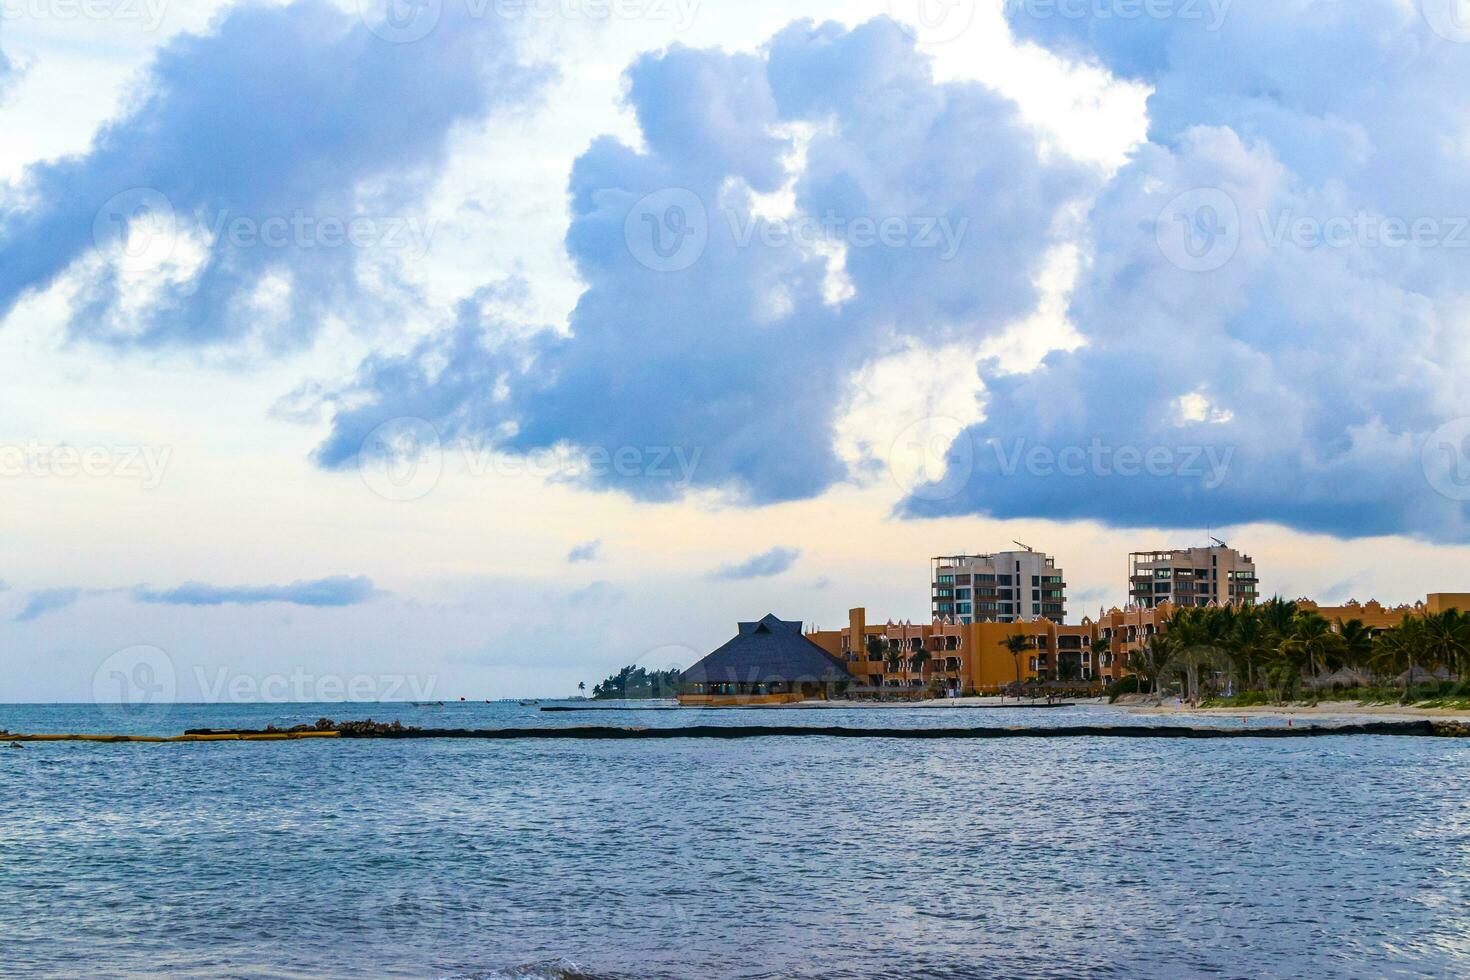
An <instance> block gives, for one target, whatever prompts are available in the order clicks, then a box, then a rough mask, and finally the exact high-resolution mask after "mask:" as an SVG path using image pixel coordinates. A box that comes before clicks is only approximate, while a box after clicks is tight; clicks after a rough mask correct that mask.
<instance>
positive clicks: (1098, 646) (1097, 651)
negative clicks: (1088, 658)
mask: <svg viewBox="0 0 1470 980" xmlns="http://www.w3.org/2000/svg"><path fill="white" fill-rule="evenodd" d="M1112 649H1113V638H1112V637H1111V636H1099V637H1098V638H1097V639H1096V640H1093V641H1092V655H1093V657H1095V658H1096V660H1095V663H1096V669H1095V670H1094V671H1093V672H1092V676H1093V677H1094V678H1098V677H1101V676H1102V667H1103V655H1104V654H1106V653H1110V652H1111V651H1112Z"/></svg>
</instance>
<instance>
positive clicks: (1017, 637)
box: [1001, 633, 1031, 692]
mask: <svg viewBox="0 0 1470 980" xmlns="http://www.w3.org/2000/svg"><path fill="white" fill-rule="evenodd" d="M1001 643H1002V645H1003V646H1004V647H1005V648H1006V652H1007V653H1009V654H1010V655H1011V659H1013V660H1015V662H1016V690H1017V691H1018V692H1019V691H1020V688H1021V657H1022V655H1023V654H1025V652H1026V651H1027V650H1029V649H1031V639H1030V637H1028V636H1027V635H1026V634H1025V633H1012V634H1011V635H1010V636H1008V637H1006V638H1005V639H1004V640H1003V641H1001Z"/></svg>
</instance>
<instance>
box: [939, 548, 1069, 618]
mask: <svg viewBox="0 0 1470 980" xmlns="http://www.w3.org/2000/svg"><path fill="white" fill-rule="evenodd" d="M929 564H930V575H929V581H930V600H931V603H932V609H933V614H934V619H935V620H936V621H940V622H947V621H953V622H955V623H958V624H960V625H968V624H970V623H987V622H989V623H1021V622H1030V621H1032V620H1036V619H1043V618H1044V619H1049V620H1051V621H1052V622H1054V623H1060V622H1062V621H1063V620H1065V619H1066V616H1067V598H1066V593H1067V582H1066V577H1065V576H1064V575H1063V574H1062V570H1061V569H1060V568H1058V567H1057V563H1056V559H1055V558H1052V557H1050V556H1048V555H1044V554H1042V553H1040V552H1038V551H1033V550H1031V549H1030V548H1027V549H1025V550H1024V551H1005V552H1001V553H999V554H994V555H950V556H946V557H941V558H935V559H932V560H931V561H930V563H929Z"/></svg>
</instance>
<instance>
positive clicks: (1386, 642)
mask: <svg viewBox="0 0 1470 980" xmlns="http://www.w3.org/2000/svg"><path fill="white" fill-rule="evenodd" d="M1423 628H1424V627H1423V623H1422V621H1420V620H1417V619H1414V618H1413V617H1412V616H1410V615H1409V614H1407V613H1405V614H1404V619H1403V622H1401V623H1399V625H1397V626H1395V627H1393V628H1392V629H1390V630H1386V631H1385V632H1384V633H1383V635H1382V636H1380V637H1379V638H1378V652H1377V654H1376V655H1375V656H1374V658H1373V662H1374V664H1375V665H1377V666H1379V667H1383V668H1387V670H1388V672H1389V673H1390V674H1394V673H1397V672H1399V671H1400V670H1403V672H1404V702H1405V703H1408V700H1409V692H1410V689H1411V688H1412V686H1413V684H1414V667H1415V664H1414V661H1415V659H1416V655H1417V653H1418V650H1419V645H1420V642H1421V641H1420V636H1419V634H1420V632H1421V631H1422V630H1423Z"/></svg>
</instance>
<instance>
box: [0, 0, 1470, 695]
mask: <svg viewBox="0 0 1470 980" xmlns="http://www.w3.org/2000/svg"><path fill="white" fill-rule="evenodd" d="M1135 6H1136V5H1132V4H1122V5H1121V6H1120V8H1119V9H1120V10H1123V9H1125V8H1126V9H1127V10H1133V9H1134V7H1135ZM1107 7H1108V5H1107V4H1106V3H1105V4H1102V5H1097V4H1088V5H1072V6H1067V5H1066V4H1062V5H1057V4H1044V3H1029V2H1018V3H1010V4H1007V5H1004V7H1003V6H1002V4H1001V3H999V2H980V0H977V2H975V3H969V2H960V3H957V4H953V5H949V6H947V7H944V8H942V10H943V12H944V14H945V16H943V17H940V18H939V19H938V20H935V19H934V18H933V17H928V18H920V17H919V16H918V13H919V12H918V7H917V5H916V4H912V3H906V2H901V0H892V2H889V0H874V2H835V0H831V2H820V0H814V2H807V3H776V2H766V0H758V2H751V3H745V4H738V5H737V4H721V5H718V6H717V5H715V4H714V3H711V2H707V0H706V2H697V0H682V2H676V0H637V2H629V3H626V4H620V5H613V6H591V7H589V6H587V5H583V4H571V3H565V2H561V0H545V2H541V3H531V4H529V5H515V6H507V5H504V4H494V3H479V2H470V0H442V2H434V3H429V4H427V5H424V6H422V7H406V6H405V7H400V6H399V5H398V0H393V2H391V3H388V2H386V0H385V3H384V4H378V3H364V4H358V3H356V2H345V0H344V2H342V3H334V2H331V0H295V2H291V3H280V2H265V0H254V2H226V0H218V2H201V3H191V4H188V5H182V4H177V3H175V2H170V0H152V2H146V3H145V2H137V3H132V2H129V3H123V2H119V3H116V4H112V5H107V4H102V5H98V6H96V7H89V8H87V11H86V13H78V9H79V8H76V7H75V6H74V5H63V4H48V3H45V2H42V0H36V2H34V3H25V4H15V5H7V6H6V7H5V16H4V19H3V20H0V130H3V131H4V132H5V133H6V134H7V139H6V140H5V142H4V144H3V145H0V492H3V493H4V494H5V495H6V499H7V502H8V503H10V504H11V506H8V507H7V508H6V518H5V520H4V522H3V523H0V541H3V542H4V545H5V547H4V552H3V553H4V555H5V558H6V562H5V565H4V567H3V568H0V577H3V578H4V580H5V581H6V582H7V583H9V588H7V589H4V590H3V591H0V666H3V670H0V698H17V699H72V700H74V699H83V698H85V697H86V696H88V694H89V692H91V691H93V688H94V684H93V682H94V679H95V676H96V675H97V672H98V670H99V669H101V665H103V664H105V663H107V662H108V658H109V657H111V656H112V655H113V654H115V653H116V652H117V651H120V650H130V649H135V648H139V647H145V648H147V649H156V650H159V651H162V654H161V655H162V656H163V657H164V658H165V662H166V664H167V666H168V669H170V670H172V671H174V673H175V674H176V676H177V678H178V687H179V690H180V692H181V696H186V697H187V696H188V695H189V693H190V692H191V691H196V690H198V689H199V688H200V687H201V684H200V683H199V682H200V678H202V677H204V676H206V675H207V676H209V677H211V678H213V677H215V673H214V672H216V671H218V670H220V669H224V670H227V671H235V672H239V673H241V674H242V675H244V676H248V677H255V678H258V677H259V675H261V674H262V673H267V674H271V673H284V672H291V671H296V672H300V671H306V672H307V673H309V674H311V675H312V676H321V677H333V678H341V677H367V678H377V679H382V678H387V677H394V676H400V677H401V676H403V675H411V676H412V677H413V678H415V679H416V680H418V681H419V682H420V686H421V687H422V686H423V684H424V683H426V682H427V681H430V680H432V681H433V682H434V684H435V685H436V686H437V689H438V690H439V691H440V693H442V694H443V695H444V696H458V695H460V694H464V695H466V696H469V697H496V696H509V695H516V694H522V693H526V694H554V693H559V692H565V691H567V690H570V689H572V688H574V687H575V685H576V683H577V681H579V680H586V681H588V682H589V683H590V682H592V681H596V680H599V679H601V678H602V677H603V676H605V675H606V674H608V673H610V672H611V671H612V670H614V669H615V668H616V667H618V666H620V665H621V664H625V663H632V662H638V663H643V664H646V665H649V666H669V665H671V664H674V663H680V662H683V663H685V664H687V663H688V662H692V660H693V659H694V658H695V657H697V656H698V655H699V654H700V653H702V652H704V651H705V650H707V649H708V648H710V647H712V646H713V645H715V644H717V643H718V642H720V641H721V640H722V639H723V638H724V637H725V635H726V634H727V633H728V632H729V631H730V629H732V628H733V624H734V623H735V622H736V621H737V620H741V619H747V620H748V619H751V618H753V617H757V616H759V615H763V614H764V613H766V612H776V613H778V614H779V615H781V616H783V617H786V618H803V619H805V620H806V621H807V622H809V623H811V622H816V623H827V624H829V625H830V624H831V623H834V622H838V621H840V620H842V619H843V618H844V616H845V610H846V609H847V608H848V607H849V606H852V605H858V604H863V605H867V606H868V607H869V608H870V610H871V613H870V615H873V616H878V617H886V616H892V617H896V618H901V617H919V616H921V615H923V614H924V612H925V609H926V605H925V582H924V577H925V575H926V570H927V564H926V561H927V558H928V557H929V556H930V555H931V554H937V553H944V552H954V551H960V550H998V549H1003V548H1006V547H1009V546H1010V542H1011V541H1013V540H1024V541H1028V542H1031V543H1034V544H1036V545H1038V546H1039V547H1043V548H1045V549H1046V550H1048V551H1051V552H1053V553H1055V554H1056V555H1057V557H1058V558H1059V560H1060V561H1061V563H1062V564H1063V565H1064V566H1065V567H1066V568H1067V569H1068V579H1069V582H1070V585H1071V593H1072V596H1073V602H1072V611H1073V613H1074V615H1081V614H1082V613H1083V612H1091V611H1094V610H1095V609H1096V608H1097V607H1098V606H1100V605H1104V604H1112V603H1114V602H1117V601H1121V599H1122V592H1123V582H1122V581H1121V579H1122V573H1121V569H1122V567H1123V562H1124V556H1125V555H1126V553H1127V552H1128V551H1130V550H1134V549H1136V548H1156V547H1163V546H1176V545H1187V544H1192V543H1202V542H1203V540H1204V539H1205V536H1206V535H1207V534H1208V533H1211V532H1213V533H1215V534H1218V535H1221V536H1225V537H1228V538H1229V539H1230V540H1231V541H1232V543H1236V544H1238V545H1239V546H1240V547H1242V548H1243V549H1245V550H1247V551H1250V552H1251V553H1252V554H1254V555H1255V556H1256V557H1257V559H1258V561H1259V562H1260V564H1261V566H1262V577H1263V585H1264V586H1265V588H1267V589H1268V590H1276V591H1280V592H1283V593H1285V594H1288V595H1293V596H1295V595H1312V596H1316V597H1320V598H1323V599H1329V600H1343V599H1347V598H1349V597H1358V598H1363V599H1366V598H1369V597H1373V596H1377V597H1379V598H1381V599H1383V600H1385V601H1412V600H1413V599H1416V598H1418V597H1421V596H1422V595H1423V594H1424V593H1426V592H1428V591H1448V590H1462V589H1465V588H1470V583H1466V582H1464V581H1462V580H1461V579H1460V578H1459V577H1458V576H1461V573H1460V572H1459V571H1458V569H1460V568H1463V567H1464V559H1465V557H1466V549H1465V544H1466V539H1467V537H1470V526H1467V522H1466V501H1467V500H1470V489H1467V488H1470V458H1467V457H1470V421H1467V419H1470V404H1467V397H1466V396H1465V395H1464V394H1463V393H1462V391H1461V387H1462V386H1460V385H1459V384H1458V383H1457V379H1458V378H1459V377H1460V376H1462V375H1463V373H1464V372H1463V367H1464V364H1463V362H1464V360H1465V357H1466V343H1465V339H1464V338H1465V336H1466V325H1467V324H1466V321H1467V315H1470V304H1467V301H1466V300H1467V296H1466V286H1465V283H1466V282H1467V277H1466V276H1465V274H1464V273H1465V271H1466V263H1467V260H1470V208H1467V207H1466V205H1465V202H1466V201H1467V200H1470V194H1467V193H1466V191H1467V190H1470V188H1467V187H1466V186H1465V185H1466V183H1467V182H1470V177H1467V176H1466V175H1467V174H1470V168H1467V167H1466V164H1467V163H1470V118H1467V116H1466V114H1465V112H1464V108H1463V107H1464V105H1465V96H1466V94H1467V93H1466V92H1465V88H1466V86H1467V84H1470V81H1467V80H1470V71H1467V69H1470V31H1462V30H1460V29H1459V26H1458V25H1459V24H1460V21H1458V20H1456V19H1455V18H1454V17H1453V16H1452V15H1453V13H1454V10H1453V9H1451V8H1450V7H1449V6H1447V5H1446V4H1445V3H1439V2H1437V0H1423V2H1422V3H1414V2H1409V0H1366V2H1364V3H1361V4H1354V5H1353V6H1352V7H1351V8H1349V7H1348V6H1347V5H1344V4H1340V3H1335V2H1324V0H1315V2H1309V0H1285V2H1278V3H1273V4H1263V3H1247V2H1244V0H1236V2H1234V3H1226V2H1224V0H1220V2H1214V3H1192V2H1191V3H1183V2H1181V3H1178V4H1174V5H1170V4H1168V3H1162V4H1155V5H1151V6H1150V7H1149V8H1148V10H1149V11H1150V13H1148V14H1141V15H1137V16H1134V15H1129V16H1126V17H1125V16H1102V15H1103V14H1107V13H1110V11H1109V10H1108V9H1107ZM389 8H392V9H389ZM929 13H931V14H932V13H933V11H932V10H930V11H929ZM388 14H393V15H394V16H391V17H390V16H387V15H388ZM384 683H385V686H386V682H384ZM210 685H211V686H216V687H217V685H214V681H213V680H211V681H210Z"/></svg>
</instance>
